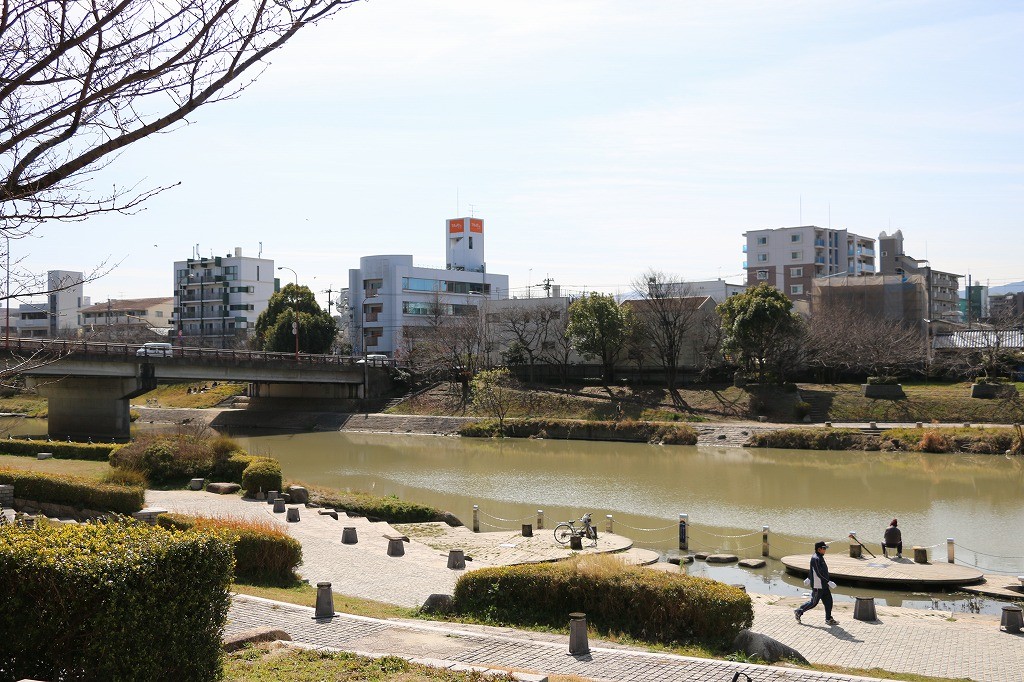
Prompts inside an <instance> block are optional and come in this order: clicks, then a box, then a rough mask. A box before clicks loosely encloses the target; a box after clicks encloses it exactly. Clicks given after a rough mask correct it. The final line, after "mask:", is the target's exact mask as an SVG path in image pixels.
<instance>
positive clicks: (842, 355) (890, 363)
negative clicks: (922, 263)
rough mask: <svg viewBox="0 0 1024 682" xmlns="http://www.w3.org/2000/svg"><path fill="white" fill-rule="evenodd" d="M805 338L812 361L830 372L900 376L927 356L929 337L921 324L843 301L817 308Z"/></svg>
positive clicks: (814, 365)
mask: <svg viewBox="0 0 1024 682" xmlns="http://www.w3.org/2000/svg"><path fill="white" fill-rule="evenodd" d="M805 340H806V344H805V350H806V357H807V361H808V363H809V364H810V365H811V366H812V367H817V368H818V369H820V370H823V371H827V372H839V373H849V374H860V375H868V376H881V375H897V374H900V373H903V372H906V371H908V370H911V369H914V368H916V367H919V366H920V365H921V364H922V363H923V362H924V359H925V339H924V338H923V337H922V335H921V332H920V331H919V330H918V328H917V327H913V326H910V325H907V324H905V323H904V322H903V321H901V320H894V319H886V318H884V317H882V316H880V315H872V314H870V313H867V312H865V311H861V310H858V309H856V308H851V307H849V306H846V305H842V304H839V303H825V304H824V305H823V306H821V308H820V309H818V310H815V312H814V315H812V316H811V318H810V319H809V320H808V322H807V324H806V327H805Z"/></svg>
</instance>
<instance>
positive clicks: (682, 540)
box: [679, 514, 690, 551]
mask: <svg viewBox="0 0 1024 682" xmlns="http://www.w3.org/2000/svg"><path fill="white" fill-rule="evenodd" d="M689 519H690V516H689V514H680V515H679V549H682V550H686V551H689V549H690V543H689V542H688V541H687V539H686V522H687V521H689Z"/></svg>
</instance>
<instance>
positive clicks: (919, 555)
mask: <svg viewBox="0 0 1024 682" xmlns="http://www.w3.org/2000/svg"><path fill="white" fill-rule="evenodd" d="M914 563H915V564H926V563H928V548H927V547H914Z"/></svg>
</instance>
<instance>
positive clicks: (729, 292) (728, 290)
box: [680, 279, 747, 305]
mask: <svg viewBox="0 0 1024 682" xmlns="http://www.w3.org/2000/svg"><path fill="white" fill-rule="evenodd" d="M680 290H681V291H685V292H686V294H685V295H686V296H698V297H708V298H710V299H711V300H712V301H714V302H715V305H718V304H719V303H721V302H722V301H724V300H725V299H727V298H729V297H730V296H735V295H736V294H742V293H743V292H745V291H746V290H747V285H746V284H730V283H729V282H726V281H725V280H723V279H710V280H704V281H700V282H684V283H683V286H682V287H681V289H680Z"/></svg>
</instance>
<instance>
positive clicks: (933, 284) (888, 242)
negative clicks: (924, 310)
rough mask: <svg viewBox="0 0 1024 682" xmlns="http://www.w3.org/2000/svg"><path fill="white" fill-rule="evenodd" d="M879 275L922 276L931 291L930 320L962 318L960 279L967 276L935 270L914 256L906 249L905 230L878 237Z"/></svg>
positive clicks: (956, 319)
mask: <svg viewBox="0 0 1024 682" xmlns="http://www.w3.org/2000/svg"><path fill="white" fill-rule="evenodd" d="M878 251H879V270H878V271H879V274H882V275H896V276H907V275H921V276H923V277H924V281H925V286H926V287H927V294H928V319H931V320H937V321H938V320H941V321H946V322H956V321H958V320H959V318H960V293H959V292H960V278H961V277H962V276H963V275H957V274H953V273H951V272H944V271H942V270H935V269H934V268H932V266H931V264H930V263H929V262H928V261H927V260H920V259H918V258H912V257H910V256H908V255H907V254H906V252H905V251H904V250H903V232H902V230H896V232H894V233H893V234H892V235H888V234H886V233H885V232H882V233H881V234H880V235H879V236H878Z"/></svg>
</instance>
